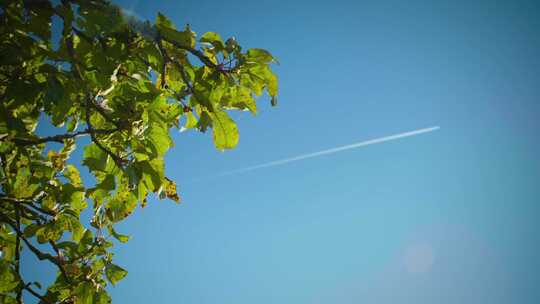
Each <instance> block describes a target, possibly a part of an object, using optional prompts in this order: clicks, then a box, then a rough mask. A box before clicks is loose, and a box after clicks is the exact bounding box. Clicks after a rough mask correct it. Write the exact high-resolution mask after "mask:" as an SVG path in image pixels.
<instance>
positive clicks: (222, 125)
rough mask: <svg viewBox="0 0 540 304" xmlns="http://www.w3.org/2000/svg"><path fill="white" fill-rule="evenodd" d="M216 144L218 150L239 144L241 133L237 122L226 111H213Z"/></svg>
mask: <svg viewBox="0 0 540 304" xmlns="http://www.w3.org/2000/svg"><path fill="white" fill-rule="evenodd" d="M212 122H213V127H212V129H213V137H214V145H215V146H216V148H217V149H218V150H224V149H232V148H234V147H235V146H236V145H237V144H238V139H239V134H238V128H237V127H236V123H235V122H234V121H233V120H232V119H231V118H230V117H229V115H227V113H226V112H223V111H218V112H214V113H212Z"/></svg>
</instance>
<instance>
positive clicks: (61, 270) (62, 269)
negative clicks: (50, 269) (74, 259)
mask: <svg viewBox="0 0 540 304" xmlns="http://www.w3.org/2000/svg"><path fill="white" fill-rule="evenodd" d="M49 244H50V245H51V247H52V248H53V250H54V252H56V255H57V256H58V258H60V259H61V258H62V256H63V254H62V252H60V249H58V246H56V243H55V242H54V241H51V240H49ZM58 268H59V269H60V272H61V273H62V275H63V276H64V278H66V281H68V283H70V279H69V277H68V275H67V273H66V270H65V269H64V265H62V264H58Z"/></svg>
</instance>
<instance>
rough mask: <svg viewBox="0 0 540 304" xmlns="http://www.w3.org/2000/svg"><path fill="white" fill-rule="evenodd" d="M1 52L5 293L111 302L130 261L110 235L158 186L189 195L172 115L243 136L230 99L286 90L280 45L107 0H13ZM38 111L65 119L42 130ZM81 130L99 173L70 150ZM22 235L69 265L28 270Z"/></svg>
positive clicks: (221, 137)
mask: <svg viewBox="0 0 540 304" xmlns="http://www.w3.org/2000/svg"><path fill="white" fill-rule="evenodd" d="M53 23H55V24H56V23H57V24H58V25H59V26H53ZM51 28H55V30H54V31H52V30H51ZM55 37H56V38H55ZM0 60H1V65H0V100H1V101H0V253H1V257H0V302H2V303H22V294H23V292H28V293H29V294H31V295H33V296H35V297H37V298H38V299H39V301H41V302H43V303H108V302H110V297H109V296H108V294H107V292H106V286H107V284H108V283H109V282H110V283H112V284H115V283H117V282H118V281H119V280H121V279H122V278H123V277H124V276H125V275H126V274H127V271H126V270H124V269H123V268H121V267H120V266H117V265H115V264H114V263H113V255H112V253H111V252H110V248H111V247H112V246H113V244H114V243H115V241H114V239H116V240H117V241H119V242H127V241H128V239H129V237H128V236H125V235H122V234H120V233H118V232H116V231H115V229H114V224H116V223H118V222H119V221H122V220H124V219H125V218H126V217H127V216H129V215H130V214H131V213H132V211H133V210H134V209H135V208H136V206H137V205H138V204H141V205H142V206H144V205H145V204H146V202H147V197H148V195H149V194H152V193H154V194H157V196H158V197H159V198H169V199H172V200H174V201H176V202H179V201H180V198H179V196H178V194H177V191H176V184H175V182H174V181H172V180H170V179H168V178H167V177H166V176H165V175H164V155H165V153H166V152H167V151H168V150H169V148H171V147H172V146H173V142H172V140H171V137H170V136H169V132H170V129H171V128H179V129H191V128H193V129H197V130H199V131H202V132H205V131H206V130H208V129H211V130H212V133H213V141H214V144H215V146H216V148H217V149H219V150H224V149H231V148H233V147H234V146H235V145H236V144H237V142H238V129H237V127H236V124H235V123H234V121H233V120H232V119H231V118H230V116H229V115H228V113H227V110H231V109H237V110H245V111H250V112H252V113H256V112H257V105H256V98H257V97H258V96H260V95H261V94H263V92H264V91H266V92H267V94H268V95H269V96H270V97H271V100H272V104H273V105H275V102H276V94H277V78H276V76H275V75H274V74H273V73H272V71H271V70H270V68H269V64H271V63H273V62H275V59H274V58H273V57H272V55H270V54H269V53H268V52H267V51H265V50H262V49H248V50H246V51H243V50H242V48H241V47H240V45H239V44H238V43H237V42H236V40H235V39H234V38H229V39H227V40H226V41H223V40H222V39H221V38H220V36H219V35H218V34H216V33H213V32H208V33H205V34H204V35H202V36H200V37H199V39H197V36H196V34H195V33H194V32H193V31H192V30H191V29H190V28H189V26H186V27H185V28H184V29H183V30H179V29H177V28H175V26H174V24H173V23H172V22H171V21H170V20H168V19H167V18H166V17H165V16H163V15H161V14H158V16H157V19H156V22H155V24H152V23H150V22H148V21H145V22H142V21H139V20H136V19H134V18H132V17H127V16H125V15H123V13H122V11H121V10H120V9H119V8H118V7H116V6H114V5H112V4H110V3H108V1H105V0H95V1H89V0H63V1H60V3H58V1H54V2H53V1H43V0H42V1H15V0H13V1H3V2H2V3H1V4H0ZM39 123H41V124H43V123H45V124H47V125H49V126H48V127H46V128H47V129H51V130H56V131H58V133H54V134H55V135H51V136H38V135H36V132H35V131H36V129H37V128H38V124H39ZM80 137H87V138H89V141H86V142H87V143H88V144H86V145H84V147H83V149H84V153H83V161H82V165H84V166H86V167H87V168H88V170H89V172H90V173H91V174H92V175H93V176H94V177H95V183H92V185H91V186H88V185H85V183H83V181H82V179H81V175H80V172H79V168H80V167H78V166H75V165H73V164H72V163H70V162H69V160H70V156H71V155H72V153H73V151H75V149H76V148H77V144H81V141H80V140H77V139H78V138H80ZM84 210H87V212H89V214H91V221H90V223H84V222H81V212H83V211H84ZM22 248H25V250H29V251H30V252H31V253H32V254H34V255H35V256H36V257H37V258H39V259H40V260H43V261H44V262H47V263H52V265H53V266H54V267H55V268H56V269H57V274H56V280H55V281H54V283H53V284H52V285H50V286H45V287H42V286H41V285H40V284H39V282H28V281H25V280H24V278H23V277H22V276H21V273H20V265H21V259H20V251H21V250H22Z"/></svg>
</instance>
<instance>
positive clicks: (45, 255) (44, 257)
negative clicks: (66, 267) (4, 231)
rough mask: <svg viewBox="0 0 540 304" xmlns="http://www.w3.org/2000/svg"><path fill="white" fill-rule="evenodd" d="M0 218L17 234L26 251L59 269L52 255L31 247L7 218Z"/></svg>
mask: <svg viewBox="0 0 540 304" xmlns="http://www.w3.org/2000/svg"><path fill="white" fill-rule="evenodd" d="M0 218H1V219H2V221H4V222H5V223H6V224H8V225H9V226H10V227H11V228H12V229H13V230H14V231H15V233H16V234H17V237H19V238H20V239H21V240H23V242H24V243H25V244H26V246H27V247H28V249H30V251H32V253H33V254H35V255H36V256H37V258H38V259H40V260H48V261H50V262H51V263H53V264H55V265H57V266H58V267H60V262H58V261H57V260H56V258H55V257H54V256H52V255H50V254H48V253H45V252H42V251H41V250H39V249H37V248H36V247H35V246H34V245H32V244H31V243H30V242H29V241H28V240H27V239H26V238H25V237H24V234H23V233H22V231H21V230H20V229H19V228H17V226H16V225H15V224H14V223H13V222H12V221H11V220H10V219H9V218H8V217H7V216H5V215H4V214H1V213H0Z"/></svg>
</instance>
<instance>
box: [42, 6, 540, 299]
mask: <svg viewBox="0 0 540 304" xmlns="http://www.w3.org/2000/svg"><path fill="white" fill-rule="evenodd" d="M115 2H116V3H119V4H120V5H121V6H123V7H125V8H128V9H130V10H132V11H134V12H135V13H136V14H138V15H139V16H141V17H142V18H148V19H150V20H154V18H155V15H156V14H157V12H158V11H161V12H163V13H165V14H166V15H167V16H169V17H170V18H171V19H172V20H174V21H175V22H176V23H177V25H181V24H183V23H190V24H191V26H192V28H193V30H194V31H196V32H197V33H199V34H202V33H204V32H206V31H216V32H219V33H220V34H221V35H222V37H230V36H235V37H236V38H237V40H238V41H239V42H240V44H241V45H243V46H244V47H261V48H265V49H268V50H270V51H271V52H272V53H273V54H274V55H275V56H276V57H277V58H278V59H279V61H280V63H281V64H280V65H279V66H276V67H275V71H276V72H277V74H278V76H279V79H280V97H279V106H278V107H276V108H271V107H270V105H269V100H265V99H261V101H260V103H259V104H260V113H259V114H258V115H257V116H256V117H253V116H252V115H250V114H247V113H241V114H240V115H235V118H236V120H237V122H238V124H239V129H240V143H239V145H238V147H237V148H236V149H235V150H232V151H229V152H225V153H222V152H218V151H216V150H215V149H214V148H213V144H212V141H211V135H210V134H204V135H201V134H199V133H196V132H185V133H174V138H175V142H176V144H177V146H176V147H175V148H174V149H173V150H171V152H169V154H168V156H167V164H168V168H167V172H168V175H169V176H171V177H172V178H174V179H175V180H176V181H177V182H178V184H179V187H180V188H179V190H180V192H181V195H182V197H183V204H182V205H180V206H177V205H175V204H174V203H172V202H168V201H157V200H154V201H151V202H150V203H149V204H148V206H147V207H146V208H145V209H143V210H141V209H138V210H137V211H136V212H135V213H134V214H133V215H132V216H131V218H130V219H128V220H127V221H126V222H125V223H122V224H121V225H120V226H119V229H118V230H119V231H120V232H122V233H126V234H130V235H132V239H131V240H130V242H129V243H128V244H125V245H121V246H119V247H118V248H117V249H116V255H115V258H116V262H117V263H118V264H119V265H122V266H124V267H125V268H127V269H128V270H129V275H128V277H127V278H126V279H125V280H123V281H122V282H121V283H120V284H119V285H117V286H116V287H114V288H112V289H111V293H112V296H113V300H114V302H115V303H197V304H204V303H238V304H243V303H253V302H256V303H258V304H264V303H282V304H286V303H294V304H304V303H306V304H307V303H310V304H311V303H313V304H314V303H340V304H341V303H343V304H346V303H382V304H385V303H392V304H395V303H404V304H407V303H411V304H412V303H414V304H421V303H443V304H444V303H493V304H497V303H538V302H539V301H540V290H539V289H538V284H539V283H540V272H539V271H538V270H539V269H540V260H539V259H538V257H539V256H540V234H538V231H540V230H539V228H540V224H539V222H538V214H540V213H539V212H540V206H539V201H538V199H539V198H540V188H539V187H538V180H539V179H540V162H539V161H538V155H540V143H539V141H538V133H537V132H538V130H540V121H539V119H538V115H539V114H540V103H539V100H538V99H539V97H540V73H539V71H540V56H539V54H540V5H539V4H538V2H537V1H394V2H391V1H326V2H316V1H229V2H223V1H204V0H203V1H172V0H171V1H128V0H126V1H115ZM435 2H437V3H435ZM433 125H438V126H441V129H440V130H439V131H437V132H433V133H429V134H424V135H419V136H416V137H410V138H406V139H401V140H396V141H392V142H386V143H382V144H379V145H373V146H369V147H364V148H361V149H358V150H349V151H344V152H342V153H339V154H333V155H327V156H322V157H319V158H312V159H307V160H304V161H299V162H294V163H290V164H287V165H284V166H279V167H272V168H266V169H261V170H255V171H251V172H246V173H243V174H237V175H229V176H226V177H221V178H211V177H214V176H215V175H217V174H219V173H222V172H225V171H229V170H234V169H238V168H243V167H248V166H253V165H257V164H260V163H265V162H268V161H273V160H277V159H282V158H287V157H290V156H295V155H298V154H303V153H309V152H314V151H318V150H323V149H327V148H332V147H335V146H340V145H346V144H350V143H354V142H358V141H361V140H366V139H372V138H375V137H380V136H386V135H391V134H395V133H399V132H404V131H411V130H414V129H420V128H424V127H430V126H433ZM39 271H42V270H41V268H38V266H36V268H35V272H39Z"/></svg>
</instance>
